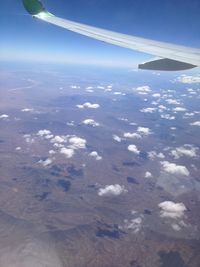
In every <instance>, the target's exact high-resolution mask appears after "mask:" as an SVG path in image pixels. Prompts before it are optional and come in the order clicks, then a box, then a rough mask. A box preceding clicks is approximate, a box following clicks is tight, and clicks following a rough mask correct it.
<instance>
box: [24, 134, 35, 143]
mask: <svg viewBox="0 0 200 267" xmlns="http://www.w3.org/2000/svg"><path fill="white" fill-rule="evenodd" d="M24 138H25V140H26V143H29V144H33V143H34V142H35V139H34V138H32V136H31V135H30V134H25V135H24Z"/></svg>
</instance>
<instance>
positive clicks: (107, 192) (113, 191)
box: [98, 184, 127, 196]
mask: <svg viewBox="0 0 200 267" xmlns="http://www.w3.org/2000/svg"><path fill="white" fill-rule="evenodd" d="M126 192H127V190H126V189H125V187H124V186H123V185H122V186H121V185H119V184H115V185H106V186H105V187H104V188H100V189H99V191H98V195H99V196H119V195H121V194H123V193H126Z"/></svg>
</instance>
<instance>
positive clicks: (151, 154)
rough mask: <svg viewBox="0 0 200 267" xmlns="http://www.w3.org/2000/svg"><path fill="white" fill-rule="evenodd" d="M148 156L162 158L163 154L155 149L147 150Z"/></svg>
mask: <svg viewBox="0 0 200 267" xmlns="http://www.w3.org/2000/svg"><path fill="white" fill-rule="evenodd" d="M148 157H149V158H150V159H151V160H153V159H155V158H159V159H164V158H165V155H164V154H163V153H162V152H159V153H157V152H156V151H154V150H153V151H150V152H148Z"/></svg>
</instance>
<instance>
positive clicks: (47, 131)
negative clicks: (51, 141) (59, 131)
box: [37, 129, 51, 137]
mask: <svg viewBox="0 0 200 267" xmlns="http://www.w3.org/2000/svg"><path fill="white" fill-rule="evenodd" d="M37 135H38V136H41V137H43V136H45V135H51V131H49V130H46V129H44V130H39V131H38V133H37Z"/></svg>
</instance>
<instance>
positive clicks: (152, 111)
mask: <svg viewBox="0 0 200 267" xmlns="http://www.w3.org/2000/svg"><path fill="white" fill-rule="evenodd" d="M156 110H157V108H143V109H141V110H140V111H141V112H143V113H154V112H155V111H156Z"/></svg>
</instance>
